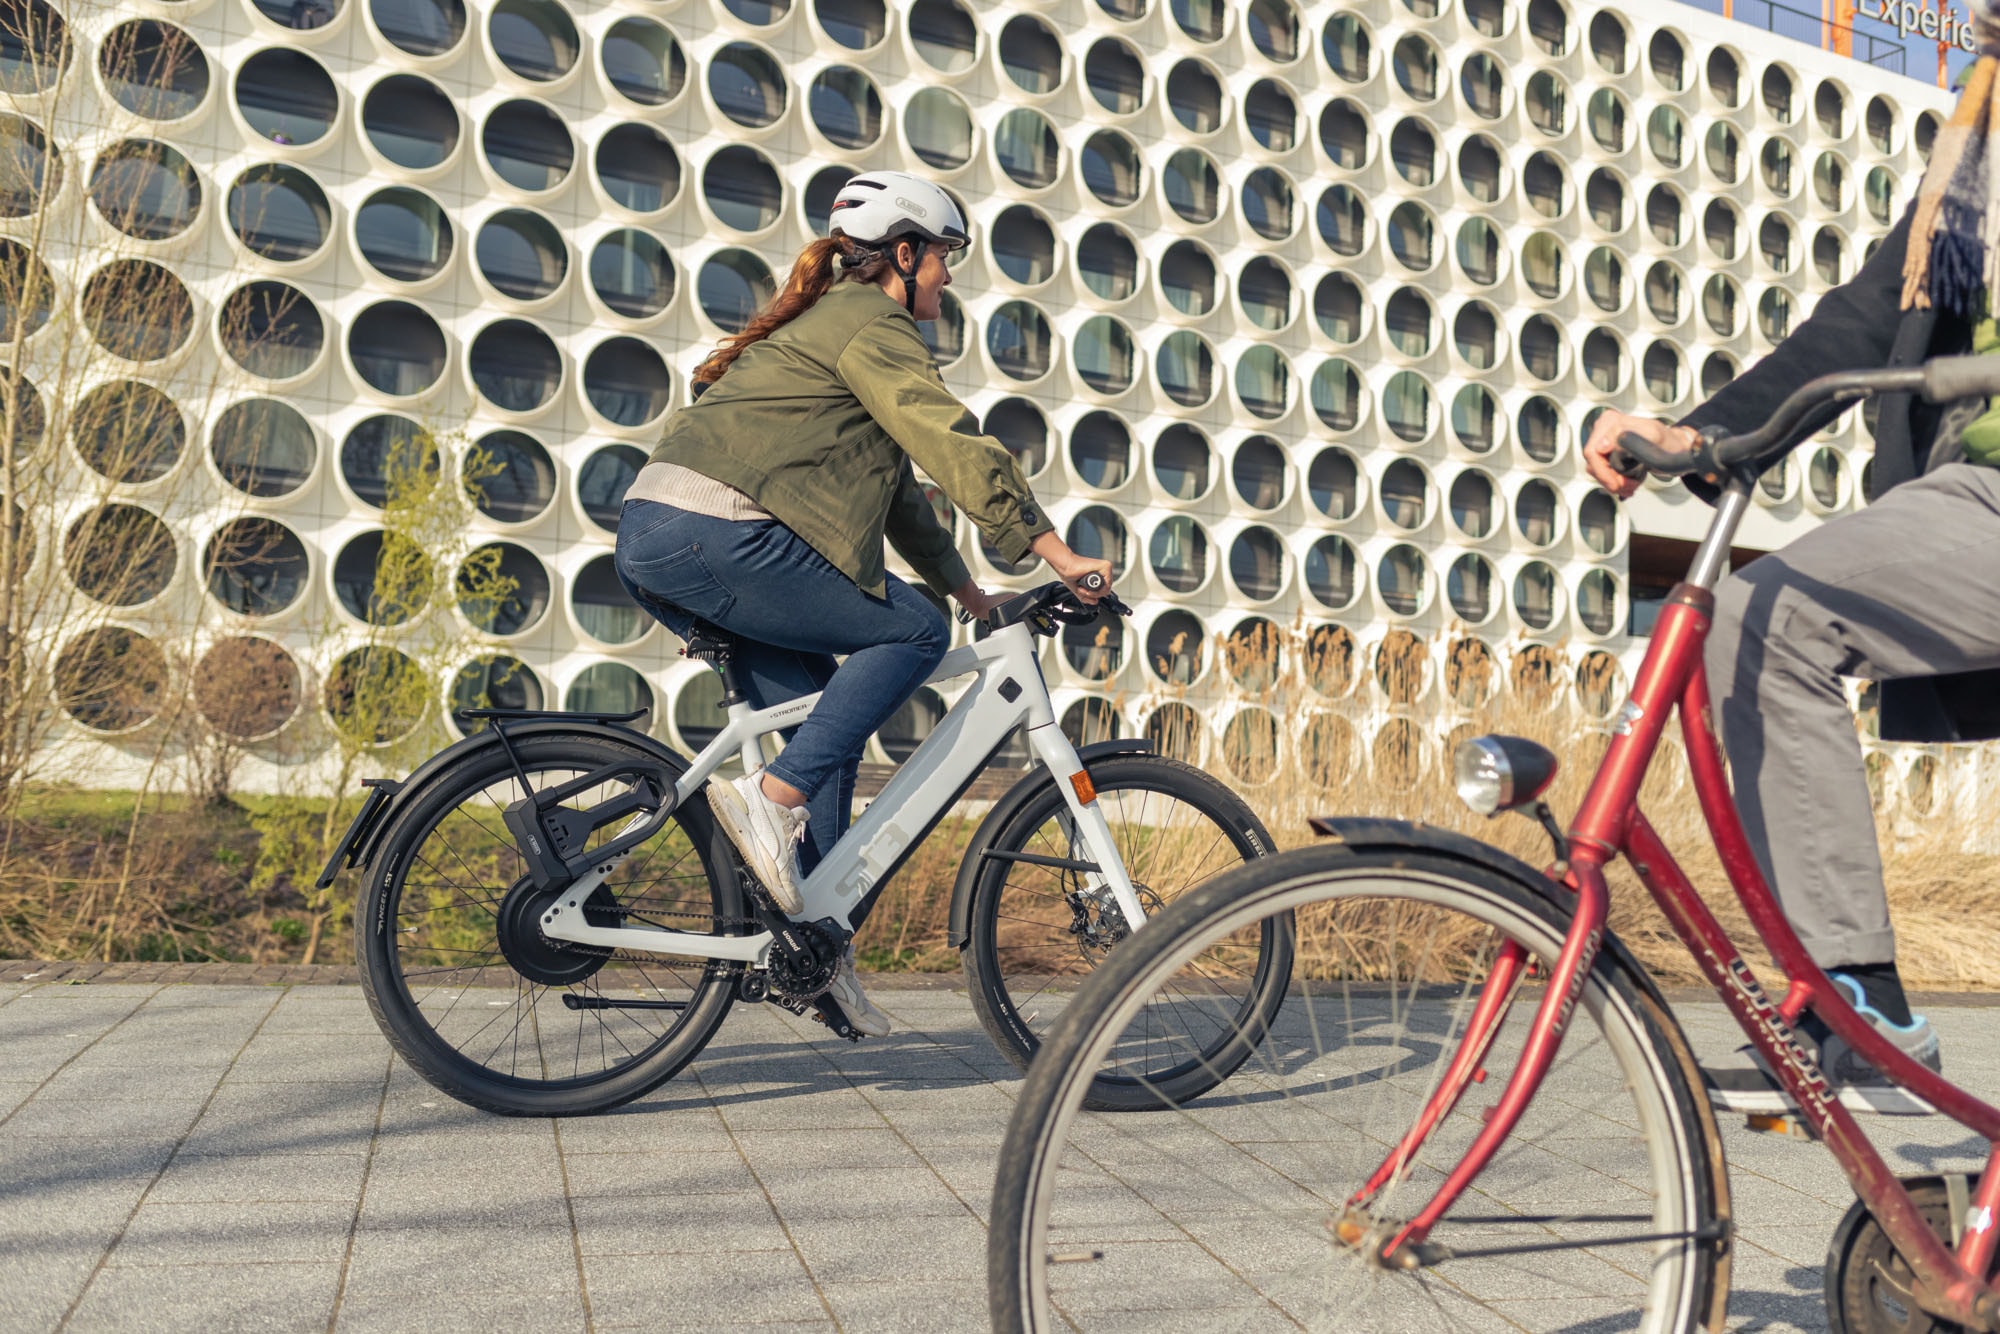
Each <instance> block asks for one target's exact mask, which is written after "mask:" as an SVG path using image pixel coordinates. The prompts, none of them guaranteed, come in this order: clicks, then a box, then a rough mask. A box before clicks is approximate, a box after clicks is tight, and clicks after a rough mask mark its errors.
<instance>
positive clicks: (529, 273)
mask: <svg viewBox="0 0 2000 1334" xmlns="http://www.w3.org/2000/svg"><path fill="white" fill-rule="evenodd" d="M473 255H474V257H475V258H476V259H477V260H478V262H479V272H480V273H481V274H482V275H483V276H484V277H485V279H486V281H487V282H489V283H492V284H493V286H494V288H495V289H497V290H498V291H499V292H501V293H502V294H503V295H506V296H511V297H513V298H515V299H516V300H518V301H538V300H540V299H541V298H543V297H545V296H549V295H552V294H553V293H554V292H555V290H556V289H557V288H559V287H561V286H562V284H563V279H564V278H565V277H567V276H568V274H569V250H568V248H567V247H566V246H564V244H563V239H562V235H561V233H559V232H557V231H556V229H555V224H553V223H551V222H550V221H549V220H548V219H547V218H544V217H542V216H541V215H540V214H539V213H531V212H529V211H528V210H527V209H524V208H509V209H502V210H501V211H500V212H498V213H495V214H494V215H493V216H492V217H490V218H488V219H487V220H486V221H485V222H484V223H482V224H480V227H479V235H478V236H477V238H476V239H475V240H474V241H473Z"/></svg>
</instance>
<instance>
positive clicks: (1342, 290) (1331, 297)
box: [1313, 273, 1366, 343]
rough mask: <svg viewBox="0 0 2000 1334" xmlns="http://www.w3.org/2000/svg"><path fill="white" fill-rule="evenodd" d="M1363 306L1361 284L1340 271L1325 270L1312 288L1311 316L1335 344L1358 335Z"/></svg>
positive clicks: (1349, 341)
mask: <svg viewBox="0 0 2000 1334" xmlns="http://www.w3.org/2000/svg"><path fill="white" fill-rule="evenodd" d="M1365 318H1366V306H1365V304H1364V302H1363V298H1362V295H1361V284H1359V283H1357V282H1355V281H1354V279H1352V278H1350V277H1348V276H1347V275H1346V274H1344V273H1329V274H1328V275H1327V276H1326V277H1324V278H1322V279H1320V282H1319V286H1318V287H1316V288H1314V289H1313V319H1314V321H1315V322H1316V323H1318V325H1319V330H1320V332H1321V333H1323V334H1325V335H1326V336H1327V337H1328V338H1330V339H1332V340H1333V341H1334V342H1336V343H1352V342H1353V341H1355V340H1356V339H1358V338H1359V337H1361V331H1362V327H1363V325H1362V321H1363V320H1364V319H1365Z"/></svg>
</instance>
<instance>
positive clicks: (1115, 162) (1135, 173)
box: [996, 112, 1145, 208]
mask: <svg viewBox="0 0 2000 1334" xmlns="http://www.w3.org/2000/svg"><path fill="white" fill-rule="evenodd" d="M1013 114H1014V113H1012V112H1009V113H1008V116H1007V118H1006V119H1003V120H1002V122H1001V126H1002V129H1003V130H1004V129H1005V127H1006V123H1007V120H1011V119H1012V117H1013ZM996 151H998V149H997V146H996ZM1001 165H1002V166H1005V165H1006V161H1005V159H1004V158H1003V159H1002V162H1001ZM1080 165H1081V167H1082V171H1083V183H1084V186H1085V188H1087V189H1088V190H1089V191H1090V193H1091V194H1093V195H1095V196H1096V197H1097V200H1098V202H1099V203H1102V204H1107V205H1109V206H1110V207H1112V208H1124V207H1125V206H1126V205H1128V204H1132V203H1135V202H1137V200H1138V198H1139V192H1140V190H1141V189H1142V188H1143V185H1144V181H1145V168H1144V165H1143V164H1142V163H1141V162H1140V160H1139V150H1138V148H1137V147H1136V146H1135V145H1134V144H1133V142H1132V141H1131V140H1130V139H1129V138H1127V137H1126V136H1125V135H1123V134H1120V133H1119V132H1118V131H1116V130H1099V131H1098V132H1097V133H1095V134H1093V135H1091V136H1090V138H1089V139H1087V140H1085V141H1084V145H1083V153H1082V155H1081V158H1080ZM1008 174H1009V175H1012V174H1013V173H1012V171H1011V169H1010V170H1009V173H1008ZM1016 179H1018V178H1016Z"/></svg>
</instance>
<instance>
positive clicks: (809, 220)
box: [799, 164, 855, 236]
mask: <svg viewBox="0 0 2000 1334" xmlns="http://www.w3.org/2000/svg"><path fill="white" fill-rule="evenodd" d="M854 176H855V171H854V168H852V167H848V166H842V165H839V164H836V165H834V166H831V167H821V168H820V169H819V170H818V171H816V172H814V173H813V174H812V177H811V178H810V179H809V180H807V181H806V188H805V189H804V190H802V191H801V192H800V195H799V204H800V207H801V208H803V209H804V210H805V215H806V226H807V227H808V228H809V229H810V230H811V231H812V234H813V235H814V236H824V235H825V234H826V233H827V231H828V230H829V229H831V227H832V225H833V201H834V200H835V199H837V198H839V197H840V192H841V190H842V188H843V187H845V186H846V184H847V183H848V182H849V181H850V180H852V179H854Z"/></svg>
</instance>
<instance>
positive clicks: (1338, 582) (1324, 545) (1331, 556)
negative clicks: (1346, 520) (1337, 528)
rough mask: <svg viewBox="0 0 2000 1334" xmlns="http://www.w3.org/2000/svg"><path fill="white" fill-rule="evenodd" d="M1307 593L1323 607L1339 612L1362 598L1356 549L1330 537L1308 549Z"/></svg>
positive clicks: (1339, 539) (1342, 538) (1341, 540)
mask: <svg viewBox="0 0 2000 1334" xmlns="http://www.w3.org/2000/svg"><path fill="white" fill-rule="evenodd" d="M1305 575H1306V591H1307V592H1309V593H1311V594H1312V595H1313V599H1314V600H1315V601H1317V602H1318V603H1320V605H1322V606H1325V607H1328V608H1331V609H1332V610H1334V611H1339V610H1341V609H1342V608H1345V607H1350V606H1352V605H1353V604H1354V599H1355V598H1356V597H1358V596H1360V594H1361V582H1360V563H1359V561H1358V559H1357V558H1356V556H1355V554H1354V545H1353V544H1352V543H1351V542H1349V541H1348V540H1347V539H1346V538H1344V537H1335V536H1333V535H1331V534H1329V535H1327V536H1326V537H1322V538H1320V539H1319V540H1318V541H1316V542H1314V543H1313V544H1312V545H1311V546H1310V547H1308V548H1306V559H1305Z"/></svg>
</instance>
